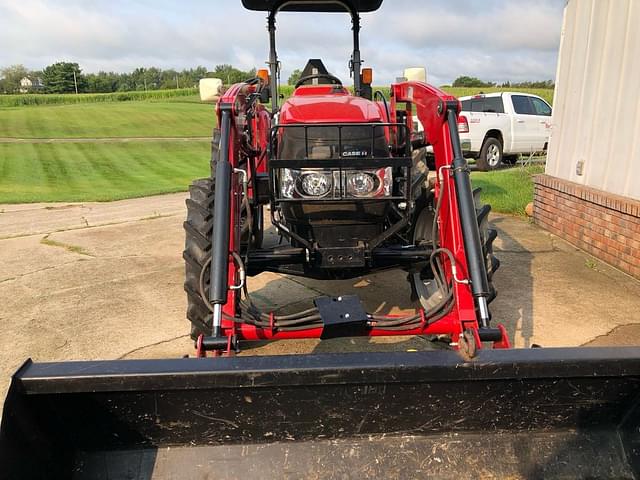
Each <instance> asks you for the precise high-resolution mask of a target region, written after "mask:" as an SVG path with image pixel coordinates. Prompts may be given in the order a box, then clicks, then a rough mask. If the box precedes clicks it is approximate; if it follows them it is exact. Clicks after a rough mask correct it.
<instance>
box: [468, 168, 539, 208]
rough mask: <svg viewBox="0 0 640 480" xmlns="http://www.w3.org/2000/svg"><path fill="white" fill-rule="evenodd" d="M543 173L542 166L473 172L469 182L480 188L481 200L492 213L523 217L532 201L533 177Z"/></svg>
mask: <svg viewBox="0 0 640 480" xmlns="http://www.w3.org/2000/svg"><path fill="white" fill-rule="evenodd" d="M543 172H544V167H543V166H542V165H530V166H528V167H521V166H516V167H513V168H508V169H504V170H496V171H493V172H473V173H472V174H471V182H472V183H473V186H474V188H475V187H481V188H482V200H483V202H484V203H488V204H490V205H491V208H492V209H493V211H494V212H501V213H510V214H514V215H524V214H525V213H524V209H525V207H526V206H527V204H528V203H529V202H532V201H533V176H534V175H537V174H539V173H543Z"/></svg>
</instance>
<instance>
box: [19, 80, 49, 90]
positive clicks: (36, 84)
mask: <svg viewBox="0 0 640 480" xmlns="http://www.w3.org/2000/svg"><path fill="white" fill-rule="evenodd" d="M43 88H44V83H42V79H41V78H38V77H31V78H30V77H24V78H22V80H20V93H29V92H37V91H38V90H42V89H43Z"/></svg>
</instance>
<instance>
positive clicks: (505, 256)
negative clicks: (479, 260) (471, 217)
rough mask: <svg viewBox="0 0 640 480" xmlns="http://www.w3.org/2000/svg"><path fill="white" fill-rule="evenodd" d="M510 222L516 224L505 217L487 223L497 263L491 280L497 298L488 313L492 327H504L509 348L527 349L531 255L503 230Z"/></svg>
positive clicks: (531, 327)
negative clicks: (492, 231)
mask: <svg viewBox="0 0 640 480" xmlns="http://www.w3.org/2000/svg"><path fill="white" fill-rule="evenodd" d="M514 221H519V220H515V219H513V220H512V219H510V218H508V217H497V218H496V217H494V218H493V219H492V220H491V224H492V225H493V227H494V228H495V229H496V230H497V231H498V239H497V240H496V242H495V243H494V253H495V255H496V256H497V257H498V259H499V260H500V263H501V265H500V268H499V269H498V271H497V272H496V274H495V275H494V277H493V281H494V285H495V287H496V289H497V291H498V296H497V298H496V299H495V300H494V301H493V303H492V304H491V312H492V316H493V322H494V324H496V323H503V324H504V326H505V327H506V329H507V332H509V339H510V340H511V344H512V345H513V346H518V347H524V348H528V347H530V346H531V339H532V338H533V335H534V320H533V293H534V292H533V270H532V262H533V253H532V252H530V251H529V250H528V249H527V248H526V247H525V246H524V245H522V244H521V243H519V242H518V240H516V238H514V236H513V235H511V234H509V233H507V231H506V230H505V228H504V227H507V228H509V227H510V226H509V225H508V223H510V222H514ZM524 226H526V225H524Z"/></svg>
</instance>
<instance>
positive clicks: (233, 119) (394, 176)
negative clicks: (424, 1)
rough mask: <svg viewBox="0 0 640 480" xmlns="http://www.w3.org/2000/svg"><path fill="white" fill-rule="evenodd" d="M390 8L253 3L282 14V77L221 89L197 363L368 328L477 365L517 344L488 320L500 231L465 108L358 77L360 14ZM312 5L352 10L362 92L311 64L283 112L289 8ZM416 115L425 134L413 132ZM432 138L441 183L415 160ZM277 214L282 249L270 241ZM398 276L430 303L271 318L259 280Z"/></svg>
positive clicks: (195, 310)
mask: <svg viewBox="0 0 640 480" xmlns="http://www.w3.org/2000/svg"><path fill="white" fill-rule="evenodd" d="M381 3H382V0H367V1H364V0H360V1H354V0H344V1H342V0H340V1H320V2H309V1H276V0H271V1H265V0H243V4H244V6H245V7H247V8H249V9H252V10H265V11H268V12H269V15H268V30H269V37H270V46H271V48H270V53H269V66H270V71H268V72H267V71H266V70H265V71H262V72H259V75H258V76H257V77H256V78H254V79H251V80H248V81H246V82H244V83H240V84H236V85H233V86H231V87H230V88H229V89H228V90H227V91H226V92H224V93H223V94H222V95H221V96H220V98H219V100H218V102H217V107H216V112H217V119H218V125H219V128H217V129H216V130H215V132H214V137H213V148H212V152H213V153H212V160H211V176H210V177H209V178H205V179H200V180H196V181H195V182H194V183H193V185H192V186H191V188H190V193H191V195H190V198H189V199H188V200H187V207H188V218H187V221H186V222H185V230H186V247H185V251H184V259H185V261H186V282H185V290H186V292H187V296H188V311H187V316H188V318H189V320H190V321H191V323H192V330H191V334H192V336H193V338H194V339H196V340H197V348H198V352H199V355H205V352H206V351H213V352H215V353H230V352H232V351H234V350H237V349H238V348H239V345H240V343H241V342H242V341H245V340H249V341H251V340H276V339H288V338H309V337H319V338H330V337H337V336H355V335H370V336H376V335H439V336H445V337H448V339H449V342H450V344H451V345H452V346H453V347H454V348H459V349H461V350H462V352H463V353H464V354H465V355H467V356H473V355H474V352H475V351H476V349H478V348H481V346H482V342H492V343H493V346H494V348H506V347H508V346H509V340H508V338H507V335H506V333H505V330H504V328H503V327H502V326H501V325H498V326H497V328H492V327H490V319H491V316H490V313H489V308H488V304H489V302H490V301H491V300H492V299H493V298H494V297H495V290H494V288H493V286H492V283H491V277H492V274H493V272H494V271H495V270H496V268H497V266H498V261H497V260H496V259H495V257H494V256H493V255H492V247H491V245H492V242H493V240H494V239H495V237H496V232H495V231H494V230H491V229H489V228H488V226H487V215H488V213H489V210H490V207H489V206H488V205H484V206H483V205H481V204H480V202H479V192H478V191H475V192H474V191H472V189H471V184H470V180H469V169H468V167H467V163H466V161H465V159H464V158H463V156H462V153H461V150H460V142H459V138H458V131H457V115H458V112H459V110H460V104H459V102H458V100H456V98H454V97H452V96H451V95H447V94H445V93H444V92H442V91H440V90H438V89H437V88H434V87H432V86H430V85H427V84H425V83H423V82H416V81H403V82H400V83H396V84H393V85H392V86H391V89H390V97H391V98H389V99H386V98H385V96H384V95H383V94H382V92H380V91H376V92H375V95H373V94H372V92H373V88H372V85H371V80H372V74H371V69H364V70H363V69H362V68H361V67H362V63H363V62H362V60H361V58H360V49H359V31H360V16H359V12H368V11H372V10H375V9H377V8H379V7H380V5H381ZM309 10H314V11H325V12H334V11H341V10H342V11H347V12H349V13H350V14H351V19H352V22H353V53H352V56H351V60H350V62H349V66H350V69H351V75H352V77H353V79H354V85H353V93H351V92H350V91H349V90H348V89H347V88H346V87H345V86H344V85H343V83H342V81H341V80H340V79H339V78H337V77H335V76H334V75H331V74H330V73H329V72H328V71H327V70H326V68H325V67H324V65H323V63H322V61H320V60H317V59H312V60H309V62H308V64H307V66H306V67H305V69H304V71H303V73H302V77H301V78H300V80H299V81H298V82H297V84H296V86H295V87H296V88H295V91H294V92H293V95H292V96H291V97H290V98H289V99H287V100H286V101H284V102H283V104H282V105H281V106H280V105H279V100H280V96H279V94H278V78H279V75H280V71H279V68H280V64H279V62H278V56H277V53H276V47H275V32H276V14H277V13H278V12H279V11H309ZM269 102H270V103H271V108H270V110H269V109H267V107H266V106H265V104H267V103H269ZM416 118H417V119H419V120H420V122H421V123H422V125H423V127H424V132H425V135H424V136H418V135H416V134H415V132H413V131H412V126H413V124H414V120H416ZM425 138H426V139H427V140H428V143H429V144H430V145H431V146H432V147H433V150H434V155H435V159H436V170H437V178H436V181H435V183H430V182H429V180H428V172H427V169H426V167H425V165H424V162H421V161H420V155H415V154H413V152H414V149H420V148H422V147H424V146H425V144H426V143H425V142H426V141H425ZM266 206H268V207H269V211H270V213H271V219H270V224H271V225H272V227H273V228H275V229H276V230H277V233H278V234H279V235H280V236H281V237H282V239H284V244H283V243H280V244H278V245H265V244H263V243H264V242H263V238H264V235H263V230H264V228H265V221H264V211H265V207H266ZM392 268H401V269H404V270H406V271H407V273H408V279H409V282H410V286H411V288H412V293H413V297H414V298H415V299H419V300H420V305H421V307H420V308H418V309H417V310H416V312H415V313H413V314H410V315H404V316H386V315H376V314H371V313H367V312H366V311H365V309H364V308H363V306H362V304H361V303H360V301H359V299H358V298H357V297H355V296H346V295H345V296H338V297H335V298H331V297H320V298H317V299H316V300H315V302H314V307H313V308H310V309H307V310H305V311H302V312H298V313H294V314H287V315H279V314H277V313H275V312H273V311H260V310H259V309H258V308H257V307H256V306H255V305H254V304H253V303H252V301H251V296H250V294H249V292H248V289H247V285H246V277H247V276H249V277H250V276H253V275H257V274H259V273H261V272H264V271H271V272H278V273H284V274H289V275H300V276H306V277H312V278H318V279H327V280H331V279H349V278H356V277H360V276H362V275H366V274H369V273H372V272H375V271H379V270H383V269H392Z"/></svg>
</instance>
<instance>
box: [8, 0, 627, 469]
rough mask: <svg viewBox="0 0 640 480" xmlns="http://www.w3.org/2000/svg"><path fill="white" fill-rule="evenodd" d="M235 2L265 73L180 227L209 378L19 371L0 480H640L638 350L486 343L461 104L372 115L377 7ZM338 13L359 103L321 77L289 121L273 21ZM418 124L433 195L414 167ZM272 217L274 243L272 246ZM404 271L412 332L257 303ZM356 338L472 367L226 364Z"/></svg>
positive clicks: (425, 359) (307, 77)
mask: <svg viewBox="0 0 640 480" xmlns="http://www.w3.org/2000/svg"><path fill="white" fill-rule="evenodd" d="M243 3H244V5H245V6H246V7H248V8H251V9H257V10H265V11H268V12H269V14H268V25H269V34H270V40H271V42H270V43H271V54H270V61H269V64H270V67H271V68H270V72H269V75H266V74H265V73H264V72H263V73H261V74H260V75H259V76H258V78H255V79H251V80H249V81H246V82H243V83H240V84H237V85H233V86H231V87H230V88H229V89H228V90H227V91H225V92H223V93H222V94H221V95H220V98H219V100H218V102H217V106H216V109H217V115H218V125H219V130H216V132H215V135H214V141H213V156H212V160H213V161H212V172H211V176H210V177H209V178H206V179H202V180H198V181H196V182H195V183H194V184H193V186H192V187H191V198H190V199H189V200H188V201H187V205H188V219H187V222H186V223H185V228H186V231H187V241H186V249H185V254H184V256H185V259H186V261H187V269H186V271H187V278H186V284H185V286H186V290H187V293H188V298H189V311H188V316H189V319H190V320H191V322H192V324H193V329H192V335H193V337H194V338H195V339H196V341H197V348H198V354H199V356H200V357H206V356H207V353H208V354H209V356H210V357H213V356H214V355H215V356H216V358H174V359H161V360H112V361H81V362H52V363H34V362H32V361H31V360H27V361H26V362H25V364H24V365H23V366H22V367H21V368H20V369H19V370H18V371H17V372H16V374H15V375H14V376H13V380H12V383H11V387H10V389H9V393H8V395H7V399H6V401H5V404H4V411H3V417H2V428H1V430H0V480H4V479H11V480H13V479H21V480H23V479H28V480H30V479H34V480H35V479H38V480H40V479H50V478H55V479H58V478H60V479H62V478H73V479H92V480H93V479H97V478H100V479H102V478H108V479H110V480H120V479H122V480H125V479H126V480H130V479H145V480H146V479H170V478H171V479H173V478H194V479H195V478H216V479H233V480H236V479H249V478H255V479H265V478H283V479H284V478H292V479H298V478H304V479H311V478H314V479H315V478H328V479H345V478H357V479H360V478H375V479H378V478H385V479H386V478H389V479H405V478H407V479H408V478H412V479H413V478H437V479H450V480H461V479H477V478H495V479H503V478H510V479H540V478H544V479H567V478H571V479H574V478H575V479H594V478H598V479H600V478H603V479H622V478H624V479H633V478H639V477H640V402H639V400H638V398H639V396H638V385H640V349H638V348H626V349H625V348H600V349H598V348H550V349H547V348H535V349H527V350H524V349H522V350H513V349H508V348H504V347H508V346H509V341H508V339H507V336H506V334H505V330H504V328H502V327H501V326H500V325H498V326H497V327H492V326H490V323H489V322H490V314H489V309H488V303H489V301H490V300H491V298H492V296H493V295H494V292H493V289H492V287H491V282H490V278H491V273H492V272H493V270H495V268H496V263H495V261H494V260H493V257H492V255H491V241H492V240H493V237H494V236H495V233H493V232H491V231H490V230H489V229H488V228H487V226H486V217H487V213H488V207H485V206H479V201H478V198H477V192H475V194H474V192H473V191H472V189H471V185H470V182H469V170H468V167H467V164H466V162H465V160H464V158H463V157H462V155H461V152H460V145H459V142H458V135H457V113H458V109H459V104H458V101H457V100H456V99H455V98H453V97H451V96H449V95H446V94H444V93H443V92H441V91H440V90H438V89H436V88H433V87H430V86H428V85H426V84H425V83H422V82H418V81H403V82H399V83H396V84H394V85H392V86H391V95H390V98H389V99H385V98H384V97H382V96H381V95H380V94H378V93H376V94H375V97H373V96H372V94H371V91H372V88H371V76H370V72H368V71H366V70H363V69H362V68H361V66H362V61H361V59H360V52H359V48H358V33H359V25H360V24H359V12H363V11H371V10H375V9H376V8H378V7H379V6H380V4H381V3H382V0H359V1H357V0H295V1H282V0H243ZM340 9H346V10H347V11H348V12H350V13H351V17H352V19H353V31H354V50H353V55H352V58H351V62H350V65H351V70H352V76H353V78H354V86H353V94H351V93H350V92H349V90H348V89H346V88H345V87H344V86H343V84H342V82H341V81H340V80H339V79H338V78H336V77H334V76H332V75H330V74H329V73H327V72H326V70H325V69H324V67H323V66H322V64H321V62H319V61H316V60H312V61H310V62H309V65H308V66H307V68H306V69H305V74H304V76H303V77H302V78H301V79H300V81H299V83H298V86H297V88H296V90H295V92H294V94H293V96H292V97H291V98H289V99H288V100H287V101H286V102H284V103H283V104H282V105H279V103H280V102H279V100H280V99H279V97H278V91H277V79H278V69H279V64H278V58H277V55H276V51H275V16H276V13H277V12H278V11H280V10H299V11H331V12H333V11H339V10H340ZM204 83H205V85H204V87H206V86H207V85H206V84H207V83H208V82H204ZM211 83H213V84H214V89H213V90H214V91H213V93H214V94H215V95H214V96H217V95H218V93H219V92H218V88H219V86H220V82H215V81H211ZM205 90H206V88H205ZM205 97H206V95H205ZM269 103H270V104H271V105H270V109H267V108H266V106H265V105H267V104H269ZM416 118H417V119H418V120H419V121H420V122H421V123H422V125H423V126H424V132H425V135H426V137H425V138H426V140H427V141H428V143H429V144H430V145H432V146H433V150H434V152H435V159H436V167H437V170H436V177H435V183H434V184H433V186H431V184H430V183H429V182H428V179H427V176H426V174H425V172H424V169H423V168H422V167H421V165H417V164H418V163H419V161H418V160H414V157H416V156H413V155H412V149H413V148H419V147H421V146H422V144H423V143H424V141H423V140H420V139H419V138H418V135H414V134H413V133H412V132H411V125H412V123H413V120H414V119H416ZM265 206H269V207H270V210H269V211H270V215H271V225H272V227H271V228H274V229H276V230H277V232H278V233H279V234H280V235H281V236H282V238H283V243H282V244H279V245H268V244H267V241H265V242H264V244H263V229H264V227H265V225H266V222H265V219H264V214H265V211H266V210H267V209H266V208H265ZM391 268H402V269H404V270H406V271H407V274H408V278H409V280H410V282H411V284H412V288H413V289H414V294H415V296H416V300H419V302H418V305H419V306H418V308H417V309H416V311H415V313H413V314H403V315H399V316H389V315H378V314H375V313H367V312H366V311H365V309H364V308H363V306H362V305H361V303H360V302H359V300H358V299H357V298H356V297H353V296H346V295H344V296H336V297H320V298H317V299H316V300H315V303H314V306H313V307H312V308H309V309H307V310H305V311H302V312H297V313H287V314H280V313H275V312H272V311H270V310H269V309H265V310H264V311H260V310H259V309H258V308H257V307H256V306H255V305H254V304H253V303H252V302H251V296H250V294H249V293H248V289H247V287H246V281H247V277H251V276H252V275H256V274H259V273H260V272H264V271H273V272H281V273H286V274H290V275H302V276H307V277H314V278H322V279H335V278H354V277H357V276H360V275H365V274H367V273H370V272H374V271H377V270H381V269H391ZM407 288H410V285H407ZM354 335H440V336H444V337H446V338H447V339H448V341H449V343H451V345H452V347H453V348H456V349H458V350H459V351H460V353H462V354H463V357H464V358H461V357H460V355H459V353H458V352H454V351H451V350H450V349H433V350H428V351H391V352H351V353H349V352H338V353H331V354H320V353H313V354H306V355H279V356H260V355H246V356H245V355H239V356H233V355H231V354H232V353H233V352H235V351H236V350H237V349H238V348H239V347H240V346H241V344H242V342H244V341H253V340H277V339H291V338H304V337H319V338H333V337H342V336H354ZM43 341H46V338H43ZM483 342H484V344H485V345H487V346H489V345H490V346H493V347H498V348H493V349H489V348H485V349H482V350H479V349H480V348H481V347H482V346H483ZM476 353H477V355H475V357H474V354H476Z"/></svg>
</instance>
